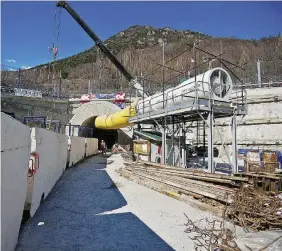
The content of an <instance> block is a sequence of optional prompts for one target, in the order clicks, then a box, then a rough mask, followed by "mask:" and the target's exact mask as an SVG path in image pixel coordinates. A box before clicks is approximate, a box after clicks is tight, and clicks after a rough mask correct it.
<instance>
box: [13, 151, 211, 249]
mask: <svg viewBox="0 0 282 251" xmlns="http://www.w3.org/2000/svg"><path fill="white" fill-rule="evenodd" d="M121 165H122V159H121V157H120V155H113V156H111V157H109V158H108V159H106V158H104V157H101V156H95V157H91V158H89V159H87V160H86V161H84V162H83V163H81V164H79V165H78V166H77V167H74V168H71V169H69V170H67V171H65V173H64V174H63V176H62V178H61V179H60V180H59V182H58V183H57V184H56V186H55V187H54V189H53V190H52V191H51V193H50V194H49V195H48V197H47V198H46V200H45V201H44V202H43V204H42V205H41V206H40V208H39V209H38V211H37V213H36V214H35V216H34V217H33V218H32V219H31V220H30V221H29V223H28V224H27V225H26V227H25V228H24V230H23V232H22V233H21V235H20V238H19V242H18V247H17V249H16V250H17V251H55V250H56V251H72V250H74V251H76V250H77V251H78V250H79V251H87V250H89V251H95V250H122V251H125V250H130V251H132V250H154V251H155V250H194V243H193V241H192V240H190V239H189V238H188V236H187V234H186V233H184V230H185V226H184V223H185V222H186V218H185V216H184V214H183V213H184V212H185V213H186V214H187V215H188V216H189V217H190V218H192V219H195V220H199V219H201V218H203V217H206V216H211V215H210V214H208V213H207V212H202V211H200V210H199V209H196V208H193V207H191V206H190V205H188V204H185V203H184V202H181V201H177V200H175V199H173V198H170V197H168V196H165V195H163V194H160V193H158V192H155V191H153V190H151V189H148V188H146V187H143V186H140V185H138V184H135V183H134V182H131V181H128V180H126V179H124V178H123V177H120V176H119V174H118V173H117V172H116V171H115V170H116V169H118V168H119V167H121ZM39 223H41V224H39ZM43 223H44V224H43Z"/></svg>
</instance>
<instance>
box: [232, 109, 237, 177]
mask: <svg viewBox="0 0 282 251" xmlns="http://www.w3.org/2000/svg"><path fill="white" fill-rule="evenodd" d="M231 130H232V156H233V158H232V172H233V173H237V172H238V160H237V153H238V149H237V120H236V112H234V114H233V118H232V128H231Z"/></svg>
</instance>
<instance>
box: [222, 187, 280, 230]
mask: <svg viewBox="0 0 282 251" xmlns="http://www.w3.org/2000/svg"><path fill="white" fill-rule="evenodd" d="M225 216H226V217H227V218H229V219H231V220H233V221H234V223H236V224H238V225H240V226H242V227H244V228H245V229H246V230H247V231H250V230H253V231H260V230H266V229H282V200H281V199H280V198H279V197H276V196H270V195H268V196H267V195H266V194H265V193H263V192H261V191H257V190H255V189H254V188H253V187H251V186H248V185H247V186H246V185H245V186H242V187H241V189H240V190H238V191H237V192H236V193H235V196H234V197H233V202H232V203H231V204H230V205H229V206H228V207H227V210H226V215H225Z"/></svg>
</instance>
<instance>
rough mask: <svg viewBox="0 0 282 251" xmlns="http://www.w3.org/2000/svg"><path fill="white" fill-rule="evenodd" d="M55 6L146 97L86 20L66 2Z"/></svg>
mask: <svg viewBox="0 0 282 251" xmlns="http://www.w3.org/2000/svg"><path fill="white" fill-rule="evenodd" d="M56 6H57V7H61V8H64V9H65V10H66V11H67V12H68V13H69V14H70V15H71V16H72V17H73V19H74V20H75V21H76V22H77V23H78V24H79V25H80V26H81V28H82V29H83V30H84V31H85V32H86V33H87V34H88V35H89V36H90V37H91V38H92V40H93V41H94V42H95V45H96V46H98V47H99V48H100V50H101V51H102V52H103V53H104V54H105V56H106V57H107V58H108V59H109V60H110V61H111V62H112V63H113V64H114V65H115V66H116V68H117V69H118V70H119V71H120V72H121V73H122V74H123V76H124V77H125V78H126V79H127V80H128V81H129V83H130V85H133V86H134V88H135V89H137V90H138V91H139V93H140V94H141V96H142V97H148V94H147V93H145V91H144V90H143V87H142V85H141V84H140V83H139V82H138V81H137V78H134V77H133V76H132V75H131V74H130V73H129V72H128V70H127V69H125V67H124V66H123V65H122V64H121V63H120V62H119V60H118V59H117V58H116V57H115V56H114V55H113V54H112V53H111V52H110V50H109V49H108V48H107V47H106V46H105V45H104V43H103V41H102V40H101V39H100V38H99V37H98V36H97V34H95V32H94V31H92V30H91V28H90V27H89V26H88V25H87V24H86V22H85V21H84V20H83V19H82V18H81V17H80V16H79V15H78V14H77V13H76V11H75V10H74V9H73V8H72V7H71V6H70V5H69V4H68V3H67V2H66V1H57V3H56Z"/></svg>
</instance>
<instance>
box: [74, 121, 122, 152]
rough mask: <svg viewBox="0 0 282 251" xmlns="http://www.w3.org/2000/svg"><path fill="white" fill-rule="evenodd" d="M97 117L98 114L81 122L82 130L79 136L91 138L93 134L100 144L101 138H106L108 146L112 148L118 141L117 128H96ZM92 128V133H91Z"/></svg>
mask: <svg viewBox="0 0 282 251" xmlns="http://www.w3.org/2000/svg"><path fill="white" fill-rule="evenodd" d="M95 119H96V116H93V117H90V118H88V119H86V120H85V121H84V122H83V123H82V124H81V130H80V133H79V136H81V137H86V138H89V137H91V136H90V135H92V138H97V139H98V142H99V146H100V142H101V140H104V141H105V143H106V145H107V148H112V146H113V145H114V144H115V143H117V141H118V132H117V130H101V129H98V128H95ZM90 129H92V130H91V133H90Z"/></svg>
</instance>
